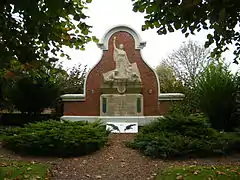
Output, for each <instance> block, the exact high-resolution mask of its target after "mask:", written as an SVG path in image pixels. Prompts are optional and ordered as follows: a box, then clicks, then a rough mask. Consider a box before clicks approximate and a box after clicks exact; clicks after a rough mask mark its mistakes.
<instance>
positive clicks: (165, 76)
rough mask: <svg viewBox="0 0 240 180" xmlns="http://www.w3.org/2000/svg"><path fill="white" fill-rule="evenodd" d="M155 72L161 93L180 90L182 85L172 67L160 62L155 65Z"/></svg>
mask: <svg viewBox="0 0 240 180" xmlns="http://www.w3.org/2000/svg"><path fill="white" fill-rule="evenodd" d="M156 72H157V75H158V78H159V83H160V87H161V93H170V92H182V91H183V85H182V83H181V81H179V80H177V79H176V77H175V74H174V70H173V68H172V67H171V66H170V65H168V64H166V63H161V64H160V65H158V66H157V67H156Z"/></svg>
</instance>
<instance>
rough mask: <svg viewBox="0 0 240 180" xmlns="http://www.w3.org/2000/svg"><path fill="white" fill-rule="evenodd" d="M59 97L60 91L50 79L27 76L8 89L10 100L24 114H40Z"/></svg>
mask: <svg viewBox="0 0 240 180" xmlns="http://www.w3.org/2000/svg"><path fill="white" fill-rule="evenodd" d="M58 96H59V89H58V87H57V86H56V84H55V83H53V82H51V80H50V77H48V78H44V77H41V76H40V77H30V76H25V77H22V78H21V79H19V80H17V81H16V82H14V83H13V86H11V87H10V88H9V89H8V98H9V100H10V102H12V103H13V105H14V106H15V107H16V108H17V109H18V110H20V111H21V112H22V113H28V114H29V115H32V114H39V113H41V112H42V111H43V110H44V108H47V107H49V106H50V105H51V104H52V103H53V102H54V101H55V99H56V98H57V97H58Z"/></svg>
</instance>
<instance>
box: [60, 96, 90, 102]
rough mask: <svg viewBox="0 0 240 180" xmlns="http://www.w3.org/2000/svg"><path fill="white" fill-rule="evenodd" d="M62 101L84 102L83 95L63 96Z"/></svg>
mask: <svg viewBox="0 0 240 180" xmlns="http://www.w3.org/2000/svg"><path fill="white" fill-rule="evenodd" d="M61 98H62V101H85V100H86V99H85V94H64V95H62V96H61Z"/></svg>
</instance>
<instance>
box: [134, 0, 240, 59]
mask: <svg viewBox="0 0 240 180" xmlns="http://www.w3.org/2000/svg"><path fill="white" fill-rule="evenodd" d="M133 1H134V7H133V10H134V11H135V12H142V13H146V16H145V19H146V21H145V24H144V25H143V26H142V29H143V30H145V29H148V28H152V29H153V28H158V30H157V33H158V34H167V33H168V32H174V31H176V30H181V31H182V33H183V34H185V36H186V37H187V36H188V35H189V34H190V33H191V34H195V32H199V31H201V30H202V29H206V30H212V31H209V34H208V35H207V39H206V43H205V47H209V46H210V45H211V44H215V45H216V48H214V49H213V51H212V53H211V56H212V57H216V58H220V56H221V54H222V52H224V51H226V50H227V49H228V47H227V46H228V45H229V44H234V45H235V50H234V55H235V58H234V62H235V63H238V60H239V58H240V33H239V31H238V30H237V29H236V28H239V21H240V1H239V0H208V1H206V0H153V1H152V0H133Z"/></svg>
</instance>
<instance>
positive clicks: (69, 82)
mask: <svg viewBox="0 0 240 180" xmlns="http://www.w3.org/2000/svg"><path fill="white" fill-rule="evenodd" d="M68 71H69V72H68V74H67V75H66V76H65V77H64V78H63V80H62V82H61V83H62V84H61V94H79V93H83V88H84V82H85V78H86V74H87V66H84V67H83V68H82V65H81V64H78V65H76V66H74V67H72V68H71V69H69V70H68Z"/></svg>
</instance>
